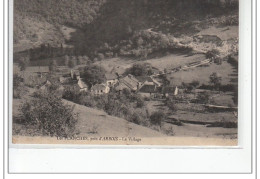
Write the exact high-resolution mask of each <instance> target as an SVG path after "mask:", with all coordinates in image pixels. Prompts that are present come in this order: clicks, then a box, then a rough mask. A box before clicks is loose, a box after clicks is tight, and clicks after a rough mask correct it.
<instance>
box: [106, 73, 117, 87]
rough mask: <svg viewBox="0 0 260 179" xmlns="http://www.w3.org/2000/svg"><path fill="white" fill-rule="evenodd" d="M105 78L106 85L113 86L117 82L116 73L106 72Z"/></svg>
mask: <svg viewBox="0 0 260 179" xmlns="http://www.w3.org/2000/svg"><path fill="white" fill-rule="evenodd" d="M105 80H106V85H107V86H108V87H114V86H115V84H117V82H118V75H116V74H115V73H106V74H105Z"/></svg>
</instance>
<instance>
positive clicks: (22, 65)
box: [18, 57, 30, 71]
mask: <svg viewBox="0 0 260 179" xmlns="http://www.w3.org/2000/svg"><path fill="white" fill-rule="evenodd" d="M18 63H19V66H20V69H21V71H24V70H25V69H26V67H27V66H28V65H29V63H30V59H29V57H22V58H20V59H19V62H18Z"/></svg>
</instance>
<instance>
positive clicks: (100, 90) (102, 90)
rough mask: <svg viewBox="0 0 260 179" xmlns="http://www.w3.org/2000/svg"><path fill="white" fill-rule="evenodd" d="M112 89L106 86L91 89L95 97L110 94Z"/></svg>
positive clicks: (99, 85) (98, 85)
mask: <svg viewBox="0 0 260 179" xmlns="http://www.w3.org/2000/svg"><path fill="white" fill-rule="evenodd" d="M109 90H110V88H109V87H108V86H107V85H105V84H96V85H94V86H92V87H91V93H92V94H94V95H102V94H106V93H109Z"/></svg>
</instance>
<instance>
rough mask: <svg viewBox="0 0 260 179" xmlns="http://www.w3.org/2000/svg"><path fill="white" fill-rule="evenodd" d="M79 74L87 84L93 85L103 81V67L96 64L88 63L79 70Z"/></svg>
mask: <svg viewBox="0 0 260 179" xmlns="http://www.w3.org/2000/svg"><path fill="white" fill-rule="evenodd" d="M80 76H81V77H82V80H83V81H85V82H86V84H87V85H88V86H93V85H95V84H99V83H102V82H103V81H104V79H105V69H104V68H103V67H101V66H98V65H88V66H86V67H85V68H84V69H83V71H81V74H80Z"/></svg>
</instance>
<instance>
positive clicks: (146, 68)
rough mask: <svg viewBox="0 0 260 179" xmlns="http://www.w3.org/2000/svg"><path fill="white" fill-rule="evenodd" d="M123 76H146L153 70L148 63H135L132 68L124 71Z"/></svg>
mask: <svg viewBox="0 0 260 179" xmlns="http://www.w3.org/2000/svg"><path fill="white" fill-rule="evenodd" d="M125 74H132V75H134V76H146V75H152V74H153V69H152V66H151V64H149V63H136V64H133V66H132V67H131V68H129V69H127V70H126V72H125Z"/></svg>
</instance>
